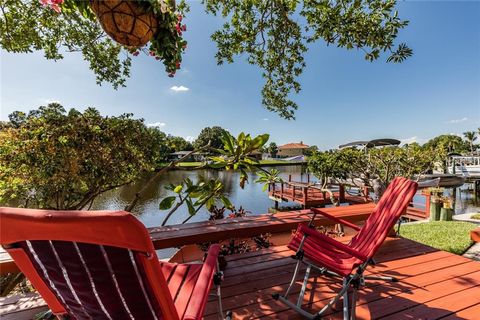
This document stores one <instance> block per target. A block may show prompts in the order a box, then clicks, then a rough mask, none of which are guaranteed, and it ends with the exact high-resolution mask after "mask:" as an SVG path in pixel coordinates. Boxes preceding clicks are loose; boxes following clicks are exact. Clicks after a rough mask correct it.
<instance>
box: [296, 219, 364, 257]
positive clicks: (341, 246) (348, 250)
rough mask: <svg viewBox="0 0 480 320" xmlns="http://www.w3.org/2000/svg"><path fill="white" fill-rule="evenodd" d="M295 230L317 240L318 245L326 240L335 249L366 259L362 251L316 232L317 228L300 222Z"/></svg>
mask: <svg viewBox="0 0 480 320" xmlns="http://www.w3.org/2000/svg"><path fill="white" fill-rule="evenodd" d="M297 232H301V233H303V234H304V235H307V236H309V237H311V238H313V239H315V240H317V242H318V243H319V244H320V245H321V244H322V242H327V243H328V244H330V245H332V246H334V247H335V248H336V249H338V250H340V251H343V252H345V253H348V254H350V255H352V256H354V257H355V258H358V259H360V260H362V261H367V260H368V257H367V256H366V255H364V254H363V253H361V252H360V251H358V250H355V249H353V248H351V247H349V246H347V245H344V244H343V243H341V242H339V241H337V240H334V239H332V238H330V237H328V236H326V235H323V234H321V233H320V232H318V231H317V230H315V229H313V228H310V227H308V226H307V225H305V224H300V225H299V226H298V230H297Z"/></svg>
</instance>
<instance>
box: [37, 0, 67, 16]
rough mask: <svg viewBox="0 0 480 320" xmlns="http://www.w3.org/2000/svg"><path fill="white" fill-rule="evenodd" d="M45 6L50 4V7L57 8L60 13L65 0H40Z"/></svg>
mask: <svg viewBox="0 0 480 320" xmlns="http://www.w3.org/2000/svg"><path fill="white" fill-rule="evenodd" d="M39 1H40V3H41V4H42V5H43V6H48V7H50V9H52V10H55V12H57V13H59V12H61V11H62V9H61V8H60V5H61V4H62V3H63V1H64V0H39Z"/></svg>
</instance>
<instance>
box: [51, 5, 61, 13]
mask: <svg viewBox="0 0 480 320" xmlns="http://www.w3.org/2000/svg"><path fill="white" fill-rule="evenodd" d="M50 8H52V9H53V10H55V12H57V13H60V12H61V11H62V9H60V6H59V5H58V4H56V3H52V4H51V5H50Z"/></svg>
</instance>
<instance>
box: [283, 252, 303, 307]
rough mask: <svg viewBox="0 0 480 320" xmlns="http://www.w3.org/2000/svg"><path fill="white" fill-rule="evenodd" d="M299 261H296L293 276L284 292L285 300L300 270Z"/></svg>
mask: <svg viewBox="0 0 480 320" xmlns="http://www.w3.org/2000/svg"><path fill="white" fill-rule="evenodd" d="M300 263H301V261H300V260H297V264H296V265H295V271H293V276H292V280H290V284H289V285H288V288H287V291H285V295H284V297H285V298H287V297H288V294H289V293H290V290H291V289H292V287H293V284H294V283H295V279H296V278H297V274H298V270H299V269H300Z"/></svg>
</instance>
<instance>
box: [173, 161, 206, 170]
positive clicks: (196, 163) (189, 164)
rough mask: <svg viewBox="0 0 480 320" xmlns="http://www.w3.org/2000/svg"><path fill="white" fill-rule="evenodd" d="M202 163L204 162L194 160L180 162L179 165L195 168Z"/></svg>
mask: <svg viewBox="0 0 480 320" xmlns="http://www.w3.org/2000/svg"><path fill="white" fill-rule="evenodd" d="M202 164H203V162H200V161H192V162H180V163H178V164H177V165H178V166H179V167H185V168H195V167H198V166H201V165H202Z"/></svg>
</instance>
